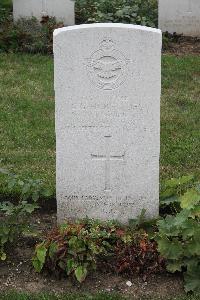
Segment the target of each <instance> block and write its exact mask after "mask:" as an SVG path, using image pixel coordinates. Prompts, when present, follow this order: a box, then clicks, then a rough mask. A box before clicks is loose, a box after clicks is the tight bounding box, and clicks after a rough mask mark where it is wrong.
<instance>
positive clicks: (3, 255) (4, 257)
mask: <svg viewBox="0 0 200 300" xmlns="http://www.w3.org/2000/svg"><path fill="white" fill-rule="evenodd" d="M6 257H7V256H6V253H4V252H3V253H1V260H2V261H4V260H6Z"/></svg>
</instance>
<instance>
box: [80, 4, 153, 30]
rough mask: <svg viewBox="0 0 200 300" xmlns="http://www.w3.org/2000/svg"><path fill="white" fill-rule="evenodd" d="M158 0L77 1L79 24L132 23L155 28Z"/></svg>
mask: <svg viewBox="0 0 200 300" xmlns="http://www.w3.org/2000/svg"><path fill="white" fill-rule="evenodd" d="M157 15H158V10H157V1H156V0H145V1H144V0H113V1H110V0H99V1H96V0H76V19H77V22H78V23H80V24H81V23H95V22H97V23H100V22H113V23H130V24H138V25H145V26H150V27H155V26H156V25H157V19H158V17H157Z"/></svg>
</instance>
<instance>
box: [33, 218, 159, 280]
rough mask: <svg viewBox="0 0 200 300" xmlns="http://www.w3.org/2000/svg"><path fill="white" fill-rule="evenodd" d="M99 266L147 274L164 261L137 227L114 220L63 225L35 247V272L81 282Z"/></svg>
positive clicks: (118, 271) (154, 270) (154, 244)
mask: <svg viewBox="0 0 200 300" xmlns="http://www.w3.org/2000/svg"><path fill="white" fill-rule="evenodd" d="M98 265H100V266H101V268H102V266H103V267H104V269H109V270H110V271H115V272H117V273H123V272H129V273H137V274H138V273H139V274H145V275H148V274H149V273H156V272H159V271H161V270H162V268H163V265H164V261H163V259H162V258H161V257H159V254H158V252H157V249H156V243H155V242H153V241H150V239H149V238H148V235H147V233H146V232H145V231H144V230H142V229H140V230H134V231H132V230H131V229H130V227H122V226H120V225H117V224H116V223H115V222H107V223H104V222H100V221H95V220H83V221H81V222H79V223H73V224H72V223H67V224H63V225H62V226H60V227H59V228H56V229H54V230H53V231H52V232H50V234H49V235H48V236H47V238H46V239H45V240H44V241H43V242H42V243H40V244H39V245H37V246H36V249H35V255H34V257H33V266H34V268H35V270H36V271H37V272H41V271H42V270H43V269H47V270H48V271H50V272H53V273H54V274H56V273H57V274H59V275H61V274H66V275H68V276H70V275H72V276H75V277H76V279H77V280H78V281H79V282H83V281H84V280H85V278H86V276H87V274H88V273H89V272H90V271H92V270H94V269H95V268H96V267H97V266H98Z"/></svg>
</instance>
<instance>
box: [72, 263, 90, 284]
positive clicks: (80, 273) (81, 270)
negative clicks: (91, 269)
mask: <svg viewBox="0 0 200 300" xmlns="http://www.w3.org/2000/svg"><path fill="white" fill-rule="evenodd" d="M75 276H76V279H77V280H78V281H79V282H80V283H82V282H83V281H84V280H85V278H86V276H87V269H86V268H85V267H84V266H79V267H78V268H76V270H75Z"/></svg>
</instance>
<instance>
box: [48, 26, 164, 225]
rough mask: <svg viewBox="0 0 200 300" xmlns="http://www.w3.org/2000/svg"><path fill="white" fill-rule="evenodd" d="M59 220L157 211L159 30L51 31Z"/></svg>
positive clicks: (82, 28)
mask: <svg viewBox="0 0 200 300" xmlns="http://www.w3.org/2000/svg"><path fill="white" fill-rule="evenodd" d="M54 57H55V95H56V137H57V153H56V156H57V206H58V221H59V222H62V221H63V220H65V219H68V218H69V219H77V218H78V219H80V218H84V217H86V216H88V217H89V218H97V219H102V220H107V219H117V220H119V221H121V222H123V223H126V222H127V221H128V219H133V218H135V217H136V216H138V215H139V214H140V213H141V210H142V209H146V215H147V217H149V218H153V217H157V216H158V211H159V151H160V90H161V66H160V65H161V63H160V61H161V32H160V30H158V29H153V28H147V27H142V26H134V25H124V24H91V25H81V26H72V27H68V28H61V29H58V30H55V32H54Z"/></svg>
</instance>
